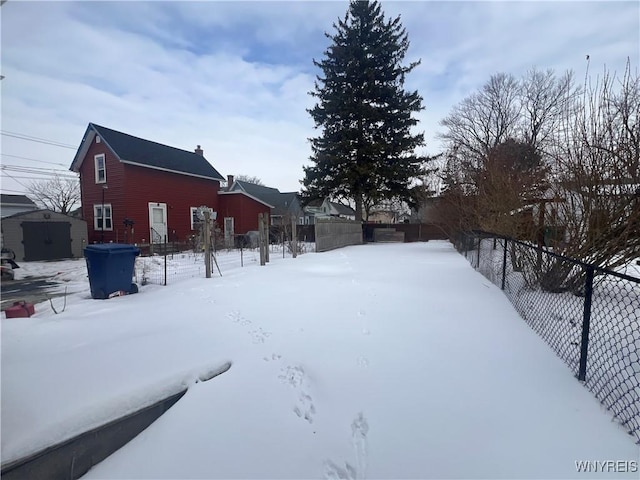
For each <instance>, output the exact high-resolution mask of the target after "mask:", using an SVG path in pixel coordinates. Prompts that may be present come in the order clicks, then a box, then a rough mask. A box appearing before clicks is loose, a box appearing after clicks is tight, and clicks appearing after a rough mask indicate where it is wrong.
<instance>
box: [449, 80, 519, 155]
mask: <svg viewBox="0 0 640 480" xmlns="http://www.w3.org/2000/svg"><path fill="white" fill-rule="evenodd" d="M519 92H520V85H519V83H518V81H517V80H516V78H515V77H513V76H512V75H507V74H505V73H498V74H496V75H492V76H491V78H490V79H489V81H488V82H487V83H486V84H485V85H484V86H483V87H482V88H481V89H480V90H479V91H478V92H476V93H473V94H472V95H470V96H468V97H467V98H465V99H464V100H462V102H460V103H459V104H458V105H456V106H455V107H453V111H452V112H451V113H450V114H449V115H448V116H446V117H445V118H444V119H443V120H442V121H441V122H440V124H441V125H442V126H443V127H445V128H446V131H445V132H444V133H442V134H440V135H439V136H440V138H442V139H443V140H445V141H446V142H447V144H448V148H449V149H455V150H456V154H457V155H461V156H462V157H464V158H465V159H466V160H467V161H469V162H479V161H481V159H482V158H484V157H486V155H487V154H488V153H489V150H491V149H492V148H494V147H495V146H497V145H499V144H500V143H502V142H505V141H506V140H507V139H508V138H516V137H517V133H518V132H517V127H518V121H519V119H520V110H521V106H520V104H519V101H518V96H519Z"/></svg>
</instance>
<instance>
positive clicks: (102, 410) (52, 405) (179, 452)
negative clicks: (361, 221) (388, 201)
mask: <svg viewBox="0 0 640 480" xmlns="http://www.w3.org/2000/svg"><path fill="white" fill-rule="evenodd" d="M224 255H226V254H225V253H221V254H220V255H219V260H221V261H222V262H223V264H225V265H227V268H226V269H225V268H223V269H222V270H223V275H224V276H223V277H217V276H216V277H214V278H212V279H203V278H192V279H186V280H182V281H176V282H174V283H170V284H169V286H167V287H163V286H159V285H146V286H144V287H142V288H141V291H140V293H139V294H136V295H130V296H125V297H118V298H114V299H111V300H92V299H91V298H90V294H89V288H88V282H87V280H86V267H85V266H84V263H83V261H82V260H80V261H69V262H61V263H59V264H38V265H33V266H32V265H25V271H26V272H29V271H35V270H38V271H44V269H46V268H53V269H56V268H57V269H58V270H59V271H60V272H61V273H60V275H63V276H64V278H65V279H67V280H68V284H69V287H70V288H69V291H72V292H77V293H73V294H72V295H71V296H70V297H69V298H68V299H67V306H66V310H65V311H64V313H61V314H59V315H55V314H54V313H53V311H52V310H51V308H50V307H49V306H48V304H40V305H37V306H36V309H37V314H36V315H35V316H34V317H32V318H30V319H9V320H7V319H3V320H2V460H3V462H6V461H8V460H11V459H15V458H17V457H19V456H22V455H25V454H28V453H30V452H34V451H37V450H39V449H41V448H43V447H45V446H47V445H49V444H51V443H53V442H56V441H59V440H62V439H64V438H68V437H69V436H72V435H74V434H77V433H80V432H82V431H84V430H86V429H87V428H89V427H92V426H97V425H100V424H101V423H104V422H105V421H107V420H109V419H112V418H115V417H117V416H120V415H122V414H123V413H126V412H129V411H132V410H135V409H137V408H139V407H141V406H143V405H145V404H149V403H151V402H152V401H154V400H155V399H158V398H161V397H162V396H164V395H166V394H168V393H172V392H175V391H177V390H179V389H180V388H181V386H182V385H188V386H189V390H188V392H187V394H186V395H185V396H184V397H183V398H182V399H181V400H180V401H179V402H178V403H177V404H176V405H175V406H174V407H173V408H171V409H170V410H169V411H168V412H167V413H166V414H165V415H163V416H162V417H161V418H160V419H159V420H158V421H156V422H155V423H154V424H153V425H151V426H150V427H149V428H148V429H147V430H146V431H144V432H143V433H142V434H141V435H139V436H138V437H137V438H135V439H134V440H133V441H132V442H130V443H129V444H128V445H126V446H125V447H124V448H123V449H121V450H120V451H118V452H116V453H115V454H114V455H112V456H111V457H109V458H108V459H107V460H105V461H104V462H102V463H101V464H99V465H97V466H96V467H94V469H92V470H91V471H90V472H89V473H88V474H87V475H86V478H109V479H113V478H245V479H246V478H354V479H355V478H569V477H576V478H577V477H584V476H585V474H584V473H579V472H577V470H576V462H577V461H616V462H617V461H621V462H628V463H626V464H624V465H626V466H627V468H626V470H627V471H626V472H622V473H614V472H613V470H615V468H613V469H611V468H610V472H609V473H608V474H603V473H600V472H599V473H598V475H597V476H598V477H602V476H607V475H608V476H610V477H612V478H637V476H638V473H637V471H635V472H634V471H632V470H633V468H629V467H633V465H634V464H633V462H636V463H635V465H636V467H637V462H638V461H639V460H640V458H639V457H640V453H639V449H638V446H637V445H636V444H634V441H633V439H632V437H631V436H629V435H627V434H626V433H625V431H624V429H623V428H622V427H620V426H619V425H618V424H616V423H615V422H613V421H612V420H611V416H610V415H609V414H608V413H607V412H606V411H605V410H604V409H603V408H602V407H601V406H600V404H599V403H598V401H597V400H596V399H595V398H594V397H593V396H592V394H591V393H590V392H589V391H587V390H586V389H585V388H584V387H583V386H582V385H581V384H580V383H579V382H578V381H577V380H575V378H574V377H573V376H572V372H571V371H570V370H569V369H568V368H567V367H566V365H565V364H564V363H563V362H562V360H560V359H559V358H557V357H556V356H555V354H554V353H553V352H552V351H551V349H550V348H549V347H548V346H547V345H546V344H545V343H544V342H543V340H542V339H540V338H539V337H538V336H537V335H536V334H535V333H534V332H533V331H532V330H531V329H530V328H529V327H528V326H527V324H526V323H525V322H524V321H523V320H522V319H521V318H520V317H519V316H518V314H517V313H516V312H515V311H514V309H513V307H512V306H511V304H510V303H509V301H508V300H507V298H506V297H505V296H504V295H503V293H502V292H501V291H500V289H499V288H497V287H495V286H494V285H492V284H491V283H490V282H489V281H488V280H486V279H485V278H484V277H483V276H482V275H481V274H480V273H478V272H475V271H474V270H473V269H472V267H471V266H470V265H469V263H468V262H467V261H466V260H465V258H464V257H462V256H460V255H459V254H458V253H456V252H455V250H454V249H453V247H452V246H451V245H450V244H449V243H447V242H428V243H416V244H377V245H363V246H358V247H348V248H344V249H341V250H336V251H332V252H328V253H309V254H305V255H302V256H300V257H298V258H297V259H292V258H286V259H283V258H282V257H281V256H280V255H275V254H272V256H271V263H270V264H269V265H268V266H266V267H259V266H258V265H257V264H256V262H249V263H245V266H244V267H242V268H241V267H240V266H239V263H238V264H237V265H235V264H234V263H233V262H231V261H229V262H226V263H225V262H224V261H223V260H224V259H223V257H224ZM228 255H229V256H230V255H234V253H228ZM22 273H25V272H22ZM56 301H57V303H60V302H61V301H62V300H61V299H56ZM227 361H231V362H232V363H233V366H232V367H231V369H230V370H229V371H228V372H227V373H224V374H222V375H221V376H219V377H216V378H215V379H213V380H211V381H209V382H206V383H195V379H196V378H197V376H198V375H199V374H200V373H202V372H206V371H207V370H210V369H212V368H216V367H218V366H220V365H222V364H224V363H225V362H227ZM629 462H630V463H629ZM620 465H623V464H620ZM620 469H621V468H618V470H620Z"/></svg>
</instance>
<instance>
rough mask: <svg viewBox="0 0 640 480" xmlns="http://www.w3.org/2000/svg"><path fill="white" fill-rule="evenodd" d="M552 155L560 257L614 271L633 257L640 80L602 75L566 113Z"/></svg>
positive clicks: (639, 204) (637, 235) (636, 251)
mask: <svg viewBox="0 0 640 480" xmlns="http://www.w3.org/2000/svg"><path fill="white" fill-rule="evenodd" d="M561 131H563V132H565V133H564V136H563V139H562V140H563V141H561V142H558V143H557V144H556V145H555V149H554V157H555V158H554V159H555V161H556V166H557V168H556V175H555V177H556V181H555V182H554V183H553V188H554V193H555V195H556V196H557V197H561V198H563V200H564V201H563V202H559V203H558V204H556V205H553V208H555V209H556V210H557V215H558V216H559V217H560V219H561V221H562V223H563V225H564V226H565V228H566V234H565V238H564V241H563V242H562V244H561V247H562V251H564V252H565V253H566V254H568V255H571V256H573V257H575V258H579V259H581V260H584V261H587V262H589V263H592V264H595V265H599V266H604V267H609V268H613V267H617V266H620V265H624V264H626V263H628V262H629V261H630V260H632V259H634V258H637V257H638V256H640V77H639V76H638V73H637V72H636V73H635V74H634V73H632V71H631V66H630V64H629V63H628V64H627V67H626V70H625V72H624V73H623V75H622V77H621V78H618V77H617V76H616V75H615V74H611V73H610V72H608V71H607V70H605V71H604V74H603V76H602V78H599V79H597V80H596V82H595V84H594V85H591V84H586V85H585V91H584V96H583V97H581V98H579V99H578V100H577V101H575V102H573V103H572V105H571V107H570V108H569V109H568V111H567V113H566V115H565V117H564V122H563V125H562V127H561Z"/></svg>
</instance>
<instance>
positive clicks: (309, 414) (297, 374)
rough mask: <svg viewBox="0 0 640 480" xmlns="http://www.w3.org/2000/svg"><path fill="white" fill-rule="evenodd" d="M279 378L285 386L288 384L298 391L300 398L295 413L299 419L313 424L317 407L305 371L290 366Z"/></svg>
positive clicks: (284, 369)
mask: <svg viewBox="0 0 640 480" xmlns="http://www.w3.org/2000/svg"><path fill="white" fill-rule="evenodd" d="M278 378H280V380H281V381H282V382H283V383H284V384H288V385H290V386H291V387H292V388H294V389H296V390H297V391H298V398H297V402H296V405H295V406H294V407H293V413H295V414H296V415H297V416H298V417H299V418H304V419H305V420H306V421H307V422H309V423H313V417H314V415H315V414H316V407H315V405H314V404H313V398H312V397H311V395H310V394H309V385H308V380H307V377H306V374H305V372H304V369H303V368H302V367H300V366H295V367H292V366H288V367H287V368H283V369H282V371H281V373H280V375H279V376H278Z"/></svg>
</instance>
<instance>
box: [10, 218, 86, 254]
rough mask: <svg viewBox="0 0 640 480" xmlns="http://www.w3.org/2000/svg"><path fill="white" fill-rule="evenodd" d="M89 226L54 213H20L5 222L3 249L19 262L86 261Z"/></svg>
mask: <svg viewBox="0 0 640 480" xmlns="http://www.w3.org/2000/svg"><path fill="white" fill-rule="evenodd" d="M86 243H87V222H86V221H84V220H82V219H80V218H75V217H70V216H69V215H63V214H62V213H57V212H54V211H52V210H36V211H33V212H22V213H16V214H15V215H11V216H8V217H4V218H3V219H2V246H3V247H6V248H10V249H11V250H13V251H14V252H15V254H16V260H17V261H27V262H30V261H37V260H59V259H63V258H82V257H83V256H84V254H83V249H84V247H85V245H86Z"/></svg>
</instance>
